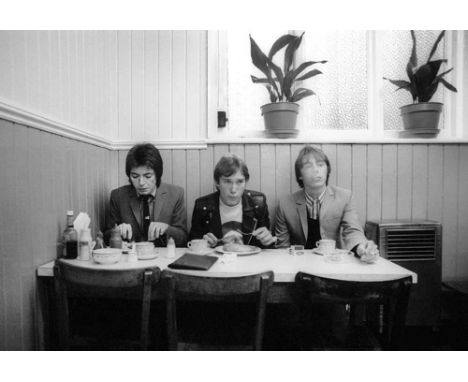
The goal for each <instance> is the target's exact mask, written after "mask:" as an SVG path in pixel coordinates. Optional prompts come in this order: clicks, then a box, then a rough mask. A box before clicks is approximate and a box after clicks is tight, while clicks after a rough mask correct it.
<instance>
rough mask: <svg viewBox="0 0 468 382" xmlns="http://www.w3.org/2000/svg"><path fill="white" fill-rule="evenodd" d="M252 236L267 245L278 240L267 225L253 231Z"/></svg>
mask: <svg viewBox="0 0 468 382" xmlns="http://www.w3.org/2000/svg"><path fill="white" fill-rule="evenodd" d="M252 236H254V237H255V238H256V239H257V240H258V241H259V242H260V243H262V245H264V246H265V247H267V246H269V245H270V244H273V243H274V242H276V237H273V235H272V234H271V232H270V231H269V229H268V228H267V227H260V228H257V229H256V230H255V231H253V232H252Z"/></svg>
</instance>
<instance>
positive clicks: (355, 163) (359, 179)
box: [351, 145, 367, 226]
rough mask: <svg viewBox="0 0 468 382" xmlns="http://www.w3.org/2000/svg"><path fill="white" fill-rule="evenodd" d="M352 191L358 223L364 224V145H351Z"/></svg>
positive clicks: (365, 173) (365, 163) (365, 160)
mask: <svg viewBox="0 0 468 382" xmlns="http://www.w3.org/2000/svg"><path fill="white" fill-rule="evenodd" d="M351 151H352V158H353V160H352V168H351V171H352V181H351V184H352V187H353V188H352V191H353V196H354V202H355V203H356V208H357V212H358V214H359V221H360V223H361V225H362V226H364V224H365V222H366V212H367V203H366V200H367V199H366V195H367V191H366V190H367V150H366V146H365V145H352V150H351Z"/></svg>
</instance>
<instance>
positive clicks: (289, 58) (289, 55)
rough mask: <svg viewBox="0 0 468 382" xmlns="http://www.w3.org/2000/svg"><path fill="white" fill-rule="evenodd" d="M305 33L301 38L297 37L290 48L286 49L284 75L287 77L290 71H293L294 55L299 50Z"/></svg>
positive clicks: (290, 44)
mask: <svg viewBox="0 0 468 382" xmlns="http://www.w3.org/2000/svg"><path fill="white" fill-rule="evenodd" d="M304 33H305V32H304ZM304 33H302V34H301V35H300V36H299V37H297V36H296V38H295V39H294V40H291V42H290V43H289V44H288V47H287V48H286V52H285V53H284V75H285V76H286V75H287V74H288V72H289V70H290V69H291V65H292V63H293V60H294V55H295V53H296V50H297V48H299V45H301V42H302V36H304Z"/></svg>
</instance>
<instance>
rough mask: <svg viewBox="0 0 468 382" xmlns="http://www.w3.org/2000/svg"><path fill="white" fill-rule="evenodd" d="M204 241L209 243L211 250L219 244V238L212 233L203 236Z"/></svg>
mask: <svg viewBox="0 0 468 382" xmlns="http://www.w3.org/2000/svg"><path fill="white" fill-rule="evenodd" d="M203 239H205V240H206V241H207V242H208V246H210V247H211V248H213V247H214V246H216V244H217V243H218V238H217V237H216V236H215V235H214V234H212V233H211V232H208V233H207V234H206V235H203Z"/></svg>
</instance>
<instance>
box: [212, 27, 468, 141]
mask: <svg viewBox="0 0 468 382" xmlns="http://www.w3.org/2000/svg"><path fill="white" fill-rule="evenodd" d="M227 33H228V31H226V30H222V31H220V30H216V31H215V30H212V31H208V43H207V49H208V65H207V68H208V73H207V76H208V78H207V80H208V105H207V107H208V110H207V112H208V118H207V119H208V126H207V141H208V142H209V143H237V142H243V143H249V142H251V143H263V142H264V143H276V142H285V143H287V142H317V143H321V142H350V143H354V142H356V143H376V142H384V143H395V142H396V143H404V142H409V143H413V142H414V143H416V142H425V143H434V142H435V143H439V142H441V143H442V142H455V141H456V142H460V141H468V127H467V128H464V126H467V123H468V116H467V115H466V114H467V113H464V109H466V105H467V103H468V99H466V100H465V94H464V92H463V88H464V86H463V84H464V82H468V81H466V80H465V79H464V76H463V75H464V73H468V71H467V69H468V67H467V65H468V59H466V58H465V56H466V55H467V52H468V47H467V48H465V39H466V40H467V41H468V37H467V36H468V31H464V30H457V31H447V32H446V37H445V39H444V42H445V44H446V52H447V58H448V60H449V62H450V63H453V65H452V66H453V67H455V68H456V70H454V71H453V72H451V73H450V74H449V75H448V76H447V79H448V81H449V82H452V83H456V84H457V90H458V93H453V92H450V91H448V90H447V89H445V87H443V86H441V87H440V88H439V91H444V92H445V94H444V105H445V106H444V111H443V113H444V118H445V121H444V129H443V130H441V132H440V133H439V135H438V136H437V137H435V138H400V137H399V134H398V131H390V130H384V123H383V122H384V118H383V102H382V89H383V85H384V81H383V80H382V77H383V73H382V65H381V62H379V60H378V57H379V53H380V52H379V49H380V47H381V46H382V45H381V44H380V38H379V33H378V31H375V30H368V31H367V46H368V56H367V62H368V70H367V80H368V118H367V121H368V125H367V128H366V129H352V130H339V129H317V130H313V129H308V130H307V131H305V130H302V132H301V134H300V136H299V137H298V138H294V139H275V138H266V137H263V136H262V135H260V134H259V132H253V133H252V136H250V135H249V136H248V137H245V136H244V137H240V136H236V135H235V133H233V132H232V129H231V128H230V126H229V110H228V98H227V97H228V88H227V86H228V72H227V71H228V65H227V64H228V63H227V41H228V39H227ZM440 89H442V90H440ZM397 107H398V106H397ZM259 108H260V105H259ZM218 111H226V113H227V118H228V124H227V126H226V127H225V128H218V126H217V112H218Z"/></svg>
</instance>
